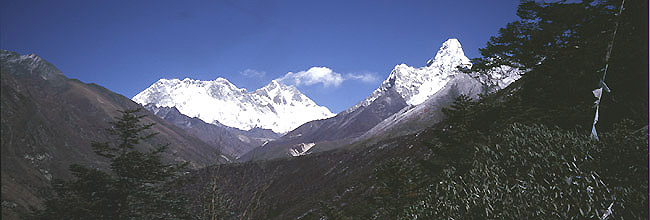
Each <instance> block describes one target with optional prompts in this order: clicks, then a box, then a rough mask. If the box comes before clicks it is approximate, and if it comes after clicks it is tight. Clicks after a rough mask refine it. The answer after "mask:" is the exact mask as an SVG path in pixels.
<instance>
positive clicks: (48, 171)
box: [0, 50, 224, 219]
mask: <svg viewBox="0 0 650 220" xmlns="http://www.w3.org/2000/svg"><path fill="white" fill-rule="evenodd" d="M0 66H1V70H0V74H1V76H2V80H1V84H2V85H1V86H2V92H1V104H2V108H1V109H2V110H1V121H0V122H1V123H0V124H1V128H2V138H1V143H2V146H1V149H2V154H1V161H2V217H3V219H5V218H7V219H16V218H18V215H19V214H20V213H25V212H26V211H27V210H28V208H29V207H30V206H34V207H40V206H41V202H42V199H43V198H45V197H46V196H48V194H49V192H50V182H51V181H52V180H53V179H54V178H64V179H65V178H68V177H70V174H69V172H68V166H69V165H71V164H73V163H78V164H83V165H87V166H91V167H98V168H105V167H106V165H107V161H106V160H105V159H104V158H101V157H98V156H97V155H95V153H94V152H93V150H92V149H91V147H90V143H91V141H108V140H109V136H108V134H107V133H106V132H105V130H104V129H105V128H107V127H108V126H109V124H108V122H109V121H112V120H113V117H114V116H118V115H119V112H117V110H123V109H127V108H138V107H140V106H139V105H138V104H137V103H135V102H133V101H131V100H130V99H128V98H126V97H124V96H122V95H119V94H116V93H113V92H111V91H109V90H107V89H105V88H103V87H101V86H99V85H96V84H86V83H82V82H80V81H78V80H74V79H68V78H66V77H65V76H64V75H63V74H62V73H61V71H59V70H58V69H57V68H56V67H55V66H54V65H52V64H51V63H49V62H47V61H45V60H44V59H42V58H40V57H38V56H36V55H22V56H21V55H19V54H17V53H14V52H10V51H6V50H2V51H0ZM144 120H145V122H147V123H156V125H155V126H154V127H153V131H154V132H158V133H160V134H159V135H157V136H156V137H155V138H154V139H151V140H150V141H149V142H147V143H142V144H141V148H142V149H147V148H151V146H158V145H161V144H165V143H170V144H171V145H170V148H169V149H168V151H167V153H166V154H165V155H164V159H165V160H168V161H189V162H190V163H191V166H193V167H196V168H198V167H203V166H206V165H210V164H214V163H217V162H219V161H221V162H224V159H223V158H222V157H220V156H219V155H220V153H219V151H218V149H215V148H214V147H212V146H210V145H208V144H206V143H204V142H203V141H201V140H199V139H198V138H196V137H193V136H191V135H189V134H188V133H187V132H185V131H183V130H182V129H180V128H177V127H176V126H174V125H172V124H171V123H169V122H167V121H165V120H163V119H161V118H158V117H156V116H153V115H150V116H149V117H145V118H144Z"/></svg>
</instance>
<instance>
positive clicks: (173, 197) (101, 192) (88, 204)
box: [35, 109, 188, 219]
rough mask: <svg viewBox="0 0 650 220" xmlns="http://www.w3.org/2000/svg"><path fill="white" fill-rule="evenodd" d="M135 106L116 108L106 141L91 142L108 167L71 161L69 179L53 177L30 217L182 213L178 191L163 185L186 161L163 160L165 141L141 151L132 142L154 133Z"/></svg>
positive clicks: (143, 216) (133, 216)
mask: <svg viewBox="0 0 650 220" xmlns="http://www.w3.org/2000/svg"><path fill="white" fill-rule="evenodd" d="M140 110H141V109H129V110H124V111H120V113H121V115H120V116H119V117H115V120H114V121H113V122H110V125H111V127H110V128H108V129H106V131H107V132H108V133H109V134H110V135H111V136H113V137H114V138H113V140H112V141H111V142H93V143H92V147H93V149H94V151H95V153H96V154H98V155H100V156H102V157H104V158H107V159H109V160H110V171H108V172H107V171H103V170H100V169H91V168H87V167H84V166H82V165H77V164H75V165H71V166H70V171H71V172H72V175H73V177H74V178H73V179H72V180H69V181H62V180H56V181H55V182H54V185H53V186H54V189H55V192H56V197H54V198H52V199H48V200H46V202H45V206H46V209H45V210H42V211H38V212H36V213H35V217H36V219H178V218H187V217H188V215H187V213H185V212H186V211H185V210H186V209H185V207H184V206H185V204H186V203H185V201H184V199H183V197H182V196H180V195H177V194H174V193H172V192H169V191H168V190H167V188H166V187H167V185H168V184H169V183H170V180H172V179H173V177H175V176H176V175H177V174H178V173H179V171H180V170H182V169H184V168H185V167H186V165H187V163H172V164H166V163H164V162H163V161H162V158H161V154H162V153H163V152H164V151H165V150H166V149H167V147H168V144H167V145H162V146H158V147H155V148H154V149H151V150H149V151H146V152H142V151H139V150H137V149H135V147H136V146H137V145H138V144H139V143H140V142H141V141H145V140H147V139H151V138H152V137H154V136H155V135H156V134H157V133H147V130H149V129H151V127H152V126H153V124H144V123H142V122H141V121H140V120H141V119H142V118H143V117H145V115H140V114H138V113H139V112H140Z"/></svg>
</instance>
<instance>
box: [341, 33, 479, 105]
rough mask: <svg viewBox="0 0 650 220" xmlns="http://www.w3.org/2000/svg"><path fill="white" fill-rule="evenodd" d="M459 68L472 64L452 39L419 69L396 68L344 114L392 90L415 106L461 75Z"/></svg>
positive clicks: (458, 43)
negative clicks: (377, 86) (370, 92)
mask: <svg viewBox="0 0 650 220" xmlns="http://www.w3.org/2000/svg"><path fill="white" fill-rule="evenodd" d="M458 66H462V67H467V68H470V67H471V66H472V63H470V61H469V59H468V58H467V57H466V56H465V53H464V52H463V48H462V46H461V45H460V42H459V41H458V40H457V39H454V38H451V39H448V40H447V41H445V42H444V43H443V44H442V46H441V47H440V49H439V50H438V52H437V53H436V55H435V56H434V57H433V58H431V59H429V61H427V65H426V66H424V67H419V68H415V67H411V66H407V65H406V64H399V65H397V66H395V68H393V71H391V73H390V75H388V78H386V80H384V82H382V84H381V85H380V86H379V88H377V89H376V90H375V91H374V92H373V93H372V94H371V95H370V96H368V98H366V99H365V100H363V101H361V102H359V103H358V104H357V105H355V106H353V107H352V108H350V109H348V110H346V112H352V111H354V110H356V109H357V108H359V107H362V106H367V105H369V104H370V103H372V102H373V101H375V100H376V99H377V98H378V97H380V96H382V95H385V94H386V93H387V91H388V90H391V89H392V90H394V91H395V92H397V93H398V94H399V95H400V96H401V97H402V98H403V99H404V101H406V103H407V104H409V105H418V104H420V103H422V102H424V101H425V100H426V99H427V98H429V96H431V95H433V94H435V93H436V92H437V91H438V90H440V89H441V88H442V87H443V86H445V84H447V82H449V81H450V80H451V79H452V78H453V77H454V76H455V75H457V74H458V73H460V71H459V70H458V68H457V67H458Z"/></svg>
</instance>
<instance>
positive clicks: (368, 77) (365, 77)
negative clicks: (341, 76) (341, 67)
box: [345, 72, 379, 83]
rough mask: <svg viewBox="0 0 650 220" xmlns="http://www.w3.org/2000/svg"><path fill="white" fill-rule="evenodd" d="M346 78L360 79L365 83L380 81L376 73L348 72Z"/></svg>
mask: <svg viewBox="0 0 650 220" xmlns="http://www.w3.org/2000/svg"><path fill="white" fill-rule="evenodd" d="M345 78H346V79H353V80H359V81H361V82H364V83H374V82H377V81H379V77H377V75H376V74H374V73H368V72H366V73H348V74H346V75H345Z"/></svg>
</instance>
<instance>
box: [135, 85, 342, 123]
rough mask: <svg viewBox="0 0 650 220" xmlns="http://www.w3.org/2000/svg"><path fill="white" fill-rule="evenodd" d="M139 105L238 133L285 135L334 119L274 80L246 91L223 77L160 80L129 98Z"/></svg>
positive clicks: (294, 88) (320, 107)
mask: <svg viewBox="0 0 650 220" xmlns="http://www.w3.org/2000/svg"><path fill="white" fill-rule="evenodd" d="M133 100H134V101H135V102H137V103H140V104H142V105H147V104H154V105H155V106H156V107H176V109H178V111H179V112H181V113H182V114H184V115H187V116H189V117H197V118H200V119H201V120H203V121H205V122H207V123H210V124H223V125H226V126H229V127H233V128H238V129H241V130H250V129H253V128H263V129H271V130H273V131H274V132H276V133H286V132H288V131H291V130H293V129H294V128H296V127H298V126H300V125H301V124H303V123H305V122H308V121H311V120H317V119H324V118H329V117H332V116H334V114H332V113H331V112H330V111H329V109H327V108H326V107H323V106H319V105H317V104H316V103H314V101H312V100H311V99H309V98H308V97H307V96H305V95H304V94H302V93H301V92H300V91H298V89H297V88H296V87H294V86H287V85H284V84H282V83H280V82H278V81H275V80H273V81H271V83H269V84H268V85H266V86H264V87H262V88H260V89H257V90H255V91H254V92H248V91H246V89H240V88H237V87H236V86H235V85H233V84H232V83H230V82H229V81H228V80H226V79H224V78H217V79H216V80H214V81H200V80H192V79H187V78H186V79H184V80H179V79H161V80H158V82H156V83H154V84H153V85H151V86H150V87H149V88H147V89H145V90H144V91H142V92H140V93H139V94H137V95H136V96H134V97H133Z"/></svg>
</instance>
